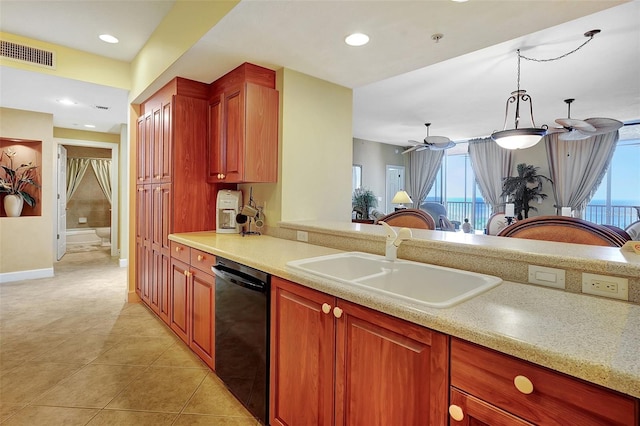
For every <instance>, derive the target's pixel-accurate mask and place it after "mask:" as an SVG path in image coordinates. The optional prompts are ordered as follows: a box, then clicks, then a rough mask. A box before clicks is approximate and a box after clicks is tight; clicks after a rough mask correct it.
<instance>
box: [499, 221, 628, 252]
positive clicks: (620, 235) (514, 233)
mask: <svg viewBox="0 0 640 426" xmlns="http://www.w3.org/2000/svg"><path fill="white" fill-rule="evenodd" d="M619 231H622V232H619ZM625 234H626V235H625ZM498 236H501V237H514V238H527V239H531V240H544V241H558V242H563V243H575V244H588V245H593V246H609V247H622V246H623V245H624V243H626V242H627V241H629V240H630V239H631V237H630V236H629V235H628V234H627V233H626V232H624V231H623V230H622V229H619V228H618V229H617V230H613V229H611V228H610V227H607V226H604V225H598V224H596V223H592V222H588V221H586V220H582V219H577V218H573V217H567V216H537V217H531V218H529V219H524V220H520V221H518V222H516V223H514V224H511V225H509V226H507V227H506V228H504V229H503V230H502V231H500V232H499V233H498Z"/></svg>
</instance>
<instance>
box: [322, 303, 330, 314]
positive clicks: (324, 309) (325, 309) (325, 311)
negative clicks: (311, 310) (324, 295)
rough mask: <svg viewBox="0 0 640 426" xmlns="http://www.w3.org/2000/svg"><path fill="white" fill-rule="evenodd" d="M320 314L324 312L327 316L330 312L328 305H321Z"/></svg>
mask: <svg viewBox="0 0 640 426" xmlns="http://www.w3.org/2000/svg"><path fill="white" fill-rule="evenodd" d="M322 312H324V313H325V314H328V313H329V312H331V306H329V304H328V303H323V304H322Z"/></svg>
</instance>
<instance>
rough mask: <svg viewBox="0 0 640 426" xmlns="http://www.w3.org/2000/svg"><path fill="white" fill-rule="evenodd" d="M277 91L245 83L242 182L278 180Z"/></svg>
mask: <svg viewBox="0 0 640 426" xmlns="http://www.w3.org/2000/svg"><path fill="white" fill-rule="evenodd" d="M278 102H279V95H278V91H277V90H274V89H271V88H269V87H264V86H258V85H256V84H250V83H247V84H246V85H245V107H244V108H245V123H244V131H245V134H244V135H245V141H244V153H243V154H242V157H241V158H242V160H243V164H244V171H243V177H242V179H243V180H244V182H277V180H278Z"/></svg>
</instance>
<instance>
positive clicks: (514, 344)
mask: <svg viewBox="0 0 640 426" xmlns="http://www.w3.org/2000/svg"><path fill="white" fill-rule="evenodd" d="M169 239H170V240H173V241H176V242H179V243H182V244H186V245H189V246H191V247H194V248H196V249H199V250H203V251H206V252H208V253H212V254H214V255H219V256H223V257H226V258H229V259H231V260H235V261H237V262H240V263H243V264H246V265H248V266H251V267H254V268H256V269H260V270H262V271H265V272H268V273H270V274H272V275H277V276H279V277H282V278H285V279H288V280H291V281H294V282H297V283H300V284H302V285H305V286H308V287H310V288H314V289H317V290H319V291H323V292H325V293H328V294H331V295H334V296H336V297H340V298H342V299H345V300H348V301H352V302H355V303H359V304H361V305H363V306H367V307H369V308H373V309H376V310H378V311H381V312H384V313H387V314H390V315H393V316H396V317H398V318H402V319H405V320H408V321H411V322H413V323H416V324H420V325H423V326H425V327H428V328H431V329H433V330H437V331H440V332H443V333H446V334H449V335H452V336H456V337H460V338H462V339H465V340H468V341H471V342H474V343H478V344H480V345H483V346H486V347H489V348H492V349H496V350H498V351H500V352H503V353H506V354H510V355H513V356H516V357H518V358H521V359H524V360H527V361H531V362H534V363H536V364H539V365H542V366H545V367H548V368H551V369H553V370H556V371H560V372H563V373H566V374H569V375H571V376H574V377H578V378H581V379H584V380H587V381H589V382H592V383H596V384H599V385H602V386H605V387H608V388H610V389H614V390H617V391H619V392H622V393H625V394H627V395H632V396H634V397H637V398H640V357H639V356H638V354H640V306H638V305H635V304H632V303H627V302H621V301H616V300H608V299H603V298H598V297H593V296H587V295H581V294H574V293H568V292H563V291H558V290H554V289H549V288H543V287H538V286H533V285H527V284H519V283H515V282H509V281H505V282H503V283H502V284H501V285H499V286H498V287H496V288H494V289H492V290H489V291H488V292H486V293H484V294H481V295H479V296H476V297H475V298H473V299H471V300H469V301H466V302H463V303H460V304H458V305H456V306H453V307H451V308H446V309H435V308H427V307H424V306H421V305H414V304H411V303H409V302H401V301H398V300H396V299H391V298H387V297H384V296H382V295H379V294H375V293H372V292H369V291H367V290H365V289H362V288H359V287H355V286H349V285H346V284H342V283H339V282H337V281H332V280H325V279H321V278H318V277H315V276H312V275H308V274H304V273H300V272H297V271H294V270H293V269H289V268H287V267H286V263H287V262H289V261H291V260H298V259H305V258H309V257H315V256H323V255H327V254H335V253H339V252H340V250H336V249H332V248H328V247H323V246H318V245H312V244H308V243H302V242H297V241H291V240H287V239H282V238H274V237H271V236H266V235H262V236H246V237H242V236H240V235H238V234H216V233H215V232H194V233H184V234H172V235H170V236H169Z"/></svg>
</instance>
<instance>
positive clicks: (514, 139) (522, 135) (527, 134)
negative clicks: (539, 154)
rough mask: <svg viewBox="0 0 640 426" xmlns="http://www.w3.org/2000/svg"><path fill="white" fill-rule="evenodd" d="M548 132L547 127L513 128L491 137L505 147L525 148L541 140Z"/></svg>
mask: <svg viewBox="0 0 640 426" xmlns="http://www.w3.org/2000/svg"><path fill="white" fill-rule="evenodd" d="M546 133H547V131H546V130H545V129H536V128H528V129H511V130H502V131H501V132H495V133H493V134H492V135H491V139H493V140H494V141H495V142H496V143H497V144H498V145H499V146H501V147H502V148H505V149H525V148H531V147H532V146H534V145H535V144H537V143H538V142H540V140H541V139H542V138H543V137H544V135H545V134H546Z"/></svg>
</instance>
